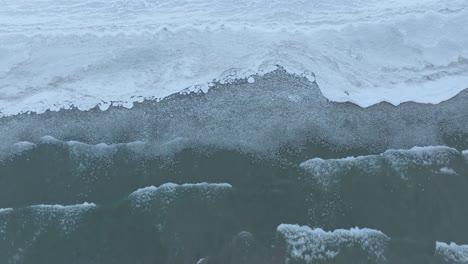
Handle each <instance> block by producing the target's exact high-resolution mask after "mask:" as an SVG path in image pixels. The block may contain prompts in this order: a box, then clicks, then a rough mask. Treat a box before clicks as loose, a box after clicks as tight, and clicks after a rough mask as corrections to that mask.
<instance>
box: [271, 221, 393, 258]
mask: <svg viewBox="0 0 468 264" xmlns="http://www.w3.org/2000/svg"><path fill="white" fill-rule="evenodd" d="M277 231H278V232H279V234H280V235H281V236H282V237H283V238H284V240H285V242H286V247H287V255H288V257H289V258H291V259H293V260H300V261H303V262H304V263H316V262H317V261H318V260H332V259H333V258H335V257H336V256H337V255H338V254H339V253H340V251H341V250H343V249H345V248H360V249H361V250H362V251H363V252H365V253H366V254H367V255H368V257H369V259H372V260H373V261H377V262H376V263H382V261H384V260H385V259H386V258H385V256H384V253H385V249H386V247H387V245H388V242H389V241H390V238H389V237H388V236H386V235H385V234H384V233H382V232H381V231H378V230H374V229H368V228H363V229H360V228H351V229H349V230H347V229H336V230H334V231H324V230H323V229H320V228H315V229H312V228H310V227H308V226H299V225H290V224H282V225H280V226H278V228H277ZM301 263H302V262H301ZM372 263H373V262H372Z"/></svg>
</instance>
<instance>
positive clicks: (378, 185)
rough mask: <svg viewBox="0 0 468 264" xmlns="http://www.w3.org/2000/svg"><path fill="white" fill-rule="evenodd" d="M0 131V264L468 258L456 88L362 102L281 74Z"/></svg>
mask: <svg viewBox="0 0 468 264" xmlns="http://www.w3.org/2000/svg"><path fill="white" fill-rule="evenodd" d="M0 135H1V136H0V208H5V209H3V210H2V211H0V263H47V264H49V263H50V264H55V263H80V264H81V263H83V264H88V263H89V264H94V263H102V264H107V263H152V264H153V263H194V264H195V263H197V262H199V260H200V259H202V258H204V260H200V262H199V263H240V264H241V263H467V260H468V247H467V246H463V245H464V244H468V225H467V224H466V223H468V191H467V190H468V153H467V152H462V151H463V150H466V149H468V93H467V92H466V91H464V92H462V93H460V94H459V95H457V96H456V97H454V98H452V99H451V100H449V101H446V102H443V103H440V104H438V105H424V104H415V103H406V104H402V105H400V106H398V107H395V106H391V105H388V104H385V103H382V104H379V105H376V106H372V107H369V108H366V109H362V108H359V107H357V106H355V105H352V104H339V103H332V102H329V101H327V100H326V99H325V98H324V97H323V96H322V95H321V93H320V91H319V89H318V87H317V85H316V84H315V83H310V82H308V81H307V80H306V79H304V78H300V77H297V76H292V75H288V74H286V73H285V72H284V71H282V70H278V71H276V72H274V73H272V74H268V75H266V76H265V77H258V78H256V83H255V84H247V83H246V82H243V81H239V82H238V83H235V84H229V85H219V86H217V87H215V88H213V89H212V90H210V92H208V93H207V94H188V95H174V96H172V97H170V98H168V99H165V100H163V101H160V102H156V101H145V102H143V103H142V104H139V105H136V106H135V107H134V108H132V109H130V110H129V109H123V108H119V107H113V108H111V109H109V110H108V111H106V112H101V111H99V110H97V109H95V110H92V111H88V112H82V111H78V110H67V111H60V112H46V113H44V114H30V115H19V116H14V117H8V118H2V119H0ZM415 146H420V147H417V148H414V147H415ZM431 146H439V147H431ZM349 156H360V157H358V158H346V157H349ZM151 186H153V187H151ZM154 186H156V187H154ZM7 208H10V209H7ZM437 242H440V243H437ZM451 242H454V243H457V245H455V244H451V245H450V244H449V243H451ZM436 243H437V244H436Z"/></svg>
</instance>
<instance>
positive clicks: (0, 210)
mask: <svg viewBox="0 0 468 264" xmlns="http://www.w3.org/2000/svg"><path fill="white" fill-rule="evenodd" d="M11 210H13V209H12V208H0V214H2V213H7V212H11Z"/></svg>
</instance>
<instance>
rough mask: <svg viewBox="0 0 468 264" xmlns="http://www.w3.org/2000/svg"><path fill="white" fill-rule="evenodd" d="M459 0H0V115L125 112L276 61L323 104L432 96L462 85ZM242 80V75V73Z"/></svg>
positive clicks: (467, 64) (254, 73) (465, 57)
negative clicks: (316, 90)
mask: <svg viewBox="0 0 468 264" xmlns="http://www.w3.org/2000/svg"><path fill="white" fill-rule="evenodd" d="M467 7H468V3H467V2H466V1H463V0H454V1H442V0H421V1H403V0H394V1H377V0H373V1H359V0H355V1H343V0H333V1H317V0H315V1H287V2H286V1H264V0H257V1H181V0H171V1H157V0H154V1H149V0H147V1H144V0H133V1H128V0H112V1H98V0H89V1H76V0H75V1H64V0H59V1H51V0H41V1H27V0H19V1H2V6H1V8H0V114H1V115H3V116H10V115H16V114H19V113H26V112H38V113H42V112H44V111H46V110H55V111H56V110H59V109H62V108H64V109H69V108H78V109H80V110H88V109H91V108H94V107H96V106H98V107H99V108H100V109H101V110H106V109H108V108H109V106H111V105H120V106H124V107H126V108H131V107H133V105H134V103H135V102H142V101H143V100H145V99H161V98H164V97H166V96H168V95H170V94H173V93H177V92H180V91H183V90H184V91H203V92H206V91H207V90H208V89H209V88H210V87H212V86H213V85H215V84H217V83H229V82H232V81H234V80H236V79H244V78H245V79H247V78H248V80H249V82H255V79H256V77H258V76H261V75H264V74H265V73H268V72H271V71H273V70H275V69H277V67H278V66H281V67H283V68H284V69H285V70H286V71H287V72H288V73H291V74H297V75H300V76H304V77H307V78H308V79H309V80H310V81H312V82H313V81H316V82H317V84H318V86H319V87H320V90H321V92H322V94H323V95H324V96H325V97H326V98H328V99H329V100H331V101H336V102H353V103H355V104H358V105H360V106H362V107H368V106H370V105H373V104H376V103H378V102H382V101H386V102H389V103H391V104H394V105H398V104H400V103H402V102H407V101H414V102H420V103H439V102H441V101H444V100H447V99H449V98H451V97H453V96H455V95H456V94H458V93H459V92H460V91H462V90H463V89H465V88H468V48H467V47H468V27H467V26H466V25H468V9H467ZM249 77H250V78H249Z"/></svg>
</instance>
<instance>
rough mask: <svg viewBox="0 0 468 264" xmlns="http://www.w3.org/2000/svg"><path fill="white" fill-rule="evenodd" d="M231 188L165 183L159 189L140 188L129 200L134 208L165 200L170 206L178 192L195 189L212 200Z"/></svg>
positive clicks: (209, 184)
mask: <svg viewBox="0 0 468 264" xmlns="http://www.w3.org/2000/svg"><path fill="white" fill-rule="evenodd" d="M231 188H232V186H231V185H230V184H228V183H206V182H203V183H184V184H175V183H165V184H163V185H161V186H159V187H156V186H149V187H144V188H140V189H138V190H136V191H134V192H133V193H131V194H130V195H129V196H128V198H129V200H130V201H131V204H132V206H133V207H135V208H142V207H143V208H144V207H146V206H147V203H148V202H150V201H153V200H163V201H162V202H163V204H166V205H168V204H169V203H170V202H171V201H172V200H173V199H174V198H175V197H176V196H177V193H176V192H177V191H184V190H194V189H195V190H199V191H200V192H202V193H203V195H204V198H206V199H210V198H214V196H215V195H216V194H217V193H219V192H220V191H226V190H229V189H231ZM160 209H163V208H160Z"/></svg>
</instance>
